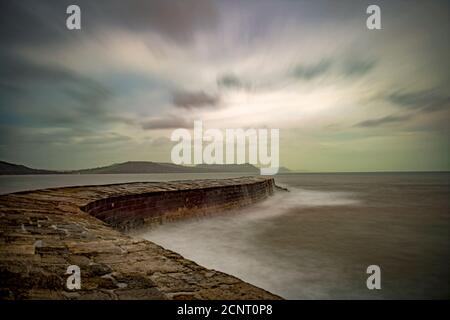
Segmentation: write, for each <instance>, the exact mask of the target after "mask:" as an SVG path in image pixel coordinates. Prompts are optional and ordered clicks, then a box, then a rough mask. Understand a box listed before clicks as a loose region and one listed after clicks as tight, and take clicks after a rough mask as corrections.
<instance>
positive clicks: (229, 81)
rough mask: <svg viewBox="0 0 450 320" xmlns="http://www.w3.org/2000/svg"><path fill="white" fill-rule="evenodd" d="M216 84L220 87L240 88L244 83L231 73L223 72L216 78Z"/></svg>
mask: <svg viewBox="0 0 450 320" xmlns="http://www.w3.org/2000/svg"><path fill="white" fill-rule="evenodd" d="M217 85H218V86H219V87H221V88H227V89H240V88H242V87H244V83H243V82H242V81H241V80H240V79H239V78H238V77H236V76H235V75H233V74H224V75H222V76H220V77H219V78H218V79H217Z"/></svg>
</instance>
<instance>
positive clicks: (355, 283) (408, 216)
mask: <svg viewBox="0 0 450 320" xmlns="http://www.w3.org/2000/svg"><path fill="white" fill-rule="evenodd" d="M229 176H239V175H230V174H223V175H217V174H214V175H208V174H183V175H169V174H167V175H165V174H156V175H79V176H73V175H70V176H10V177H7V176H6V177H5V176H3V177H0V192H1V193H6V192H12V191H19V190H30V189H36V188H44V187H55V186H63V185H64V186H66V185H83V184H104V183H116V182H130V181H163V180H181V179H193V178H220V177H224V178H225V177H229ZM449 180H450V175H449V174H448V173H427V174H406V173H405V174H291V175H282V176H277V177H276V181H277V183H278V184H280V185H283V186H287V187H288V188H289V189H290V192H289V193H277V194H276V195H274V196H273V197H271V198H270V199H268V200H266V201H264V202H262V203H260V204H257V205H254V206H252V207H249V208H246V209H243V210H240V211H238V212H227V213H224V214H220V215H216V216H211V217H207V218H202V219H190V220H186V221H180V222H175V223H170V224H166V225H162V226H160V227H157V228H155V229H152V230H140V231H139V232H138V233H135V234H134V236H137V237H143V238H146V239H148V240H151V241H154V242H156V243H158V244H160V245H162V246H164V247H165V248H167V249H171V250H174V251H176V252H178V253H180V254H182V255H183V256H185V257H186V258H189V259H192V260H194V261H196V262H197V263H199V264H201V265H203V266H206V267H209V268H213V269H216V270H220V271H223V272H226V273H229V274H233V275H235V276H237V277H239V278H241V279H243V280H245V281H248V282H250V283H252V284H255V285H257V286H260V287H262V288H265V289H267V290H269V291H271V292H274V293H277V294H279V295H281V296H282V297H285V298H288V299H317V298H320V299H366V298H367V299H391V298H399V299H415V298H447V299H448V298H450V286H449V280H450V275H449V273H450V272H449V262H450V237H449V232H450V231H449V230H450V229H449V227H450V211H449V191H450V190H449ZM373 264H375V265H378V266H380V268H381V286H382V289H381V290H368V289H367V287H366V279H367V277H368V274H366V268H367V267H368V266H369V265H373Z"/></svg>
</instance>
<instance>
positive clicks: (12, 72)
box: [0, 0, 450, 172]
mask: <svg viewBox="0 0 450 320" xmlns="http://www.w3.org/2000/svg"><path fill="white" fill-rule="evenodd" d="M70 4H77V5H78V6H79V7H80V8H81V30H68V29H67V28H66V18H67V16H68V15H67V14H66V8H67V6H68V5H70ZM370 4H376V5H378V6H380V8H381V24H382V29H381V30H369V29H368V28H367V27H366V19H367V17H368V14H367V13H366V8H367V7H368V6H369V5H370ZM449 6H450V5H449V2H448V1H437V0H434V1H433V0H431V1H412V0H410V1H400V0H398V1H359V0H354V1H349V0H341V1H332V0H315V1H294V0H284V1H283V0H276V1H275V0H273V1H267V0H257V1H256V0H255V1H252V0H244V1H233V0H226V1H219V0H217V1H213V0H211V1H208V0H169V1H152V0H150V1H143V0H134V1H132V0H130V1H120V0H108V1H106V0H89V1H88V0H70V1H66V0H59V1H48V0H40V1H35V0H21V1H16V0H14V1H13V0H2V1H1V4H0V15H1V19H0V40H1V43H0V58H1V60H0V160H3V161H8V162H13V163H19V164H25V165H28V166H31V167H35V168H45V169H81V168H89V167H97V166H103V165H109V164H112V163H118V162H124V161H132V160H134V161H138V160H139V161H163V162H170V152H171V149H172V147H173V146H174V144H175V142H172V141H170V136H171V133H172V132H173V130H175V129H176V128H183V127H184V128H191V127H192V126H193V121H194V120H202V121H203V124H204V127H205V128H219V129H225V128H277V129H280V164H281V165H282V166H285V167H288V168H290V169H292V170H301V171H311V172H317V171H319V172H322V171H327V172H328V171H416V170H417V171H431V170H433V171H440V170H449V169H450V168H449V129H448V128H449V126H448V124H449V115H450V111H449V110H450V77H449V70H450V66H449V58H448V57H450V48H449V47H450V46H449V37H448V35H449V30H450V28H449V24H450V19H449V12H450V10H449V9H450V8H449Z"/></svg>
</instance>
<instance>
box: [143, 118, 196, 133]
mask: <svg viewBox="0 0 450 320" xmlns="http://www.w3.org/2000/svg"><path fill="white" fill-rule="evenodd" d="M192 125H193V124H192V123H190V122H188V121H187V120H185V119H183V118H180V117H158V118H152V119H149V120H146V121H144V122H142V123H141V127H142V129H144V130H157V129H175V128H190V127H192Z"/></svg>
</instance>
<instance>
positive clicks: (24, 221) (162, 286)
mask: <svg viewBox="0 0 450 320" xmlns="http://www.w3.org/2000/svg"><path fill="white" fill-rule="evenodd" d="M273 190H274V180H273V179H272V178H263V177H244V178H235V179H222V180H194V181H175V182H145V183H126V184H113V185H101V186H82V187H66V188H52V189H44V190H36V191H29V192H17V193H12V194H7V195H2V196H0V299H279V297H278V296H276V295H274V294H271V293H269V292H267V291H265V290H263V289H261V288H258V287H255V286H253V285H251V284H249V283H246V282H244V281H242V280H240V279H238V278H236V277H233V276H230V275H227V274H224V273H222V272H218V271H215V270H210V269H206V268H204V267H202V266H199V265H198V264H196V263H195V262H193V261H190V260H187V259H184V258H183V257H182V256H181V255H179V254H177V253H175V252H172V251H169V250H166V249H164V248H162V247H161V246H159V245H157V244H155V243H152V242H150V241H146V240H141V239H135V238H132V237H130V236H128V235H126V234H125V233H123V232H122V231H124V230H130V229H135V228H139V227H143V226H145V225H150V226H151V225H155V224H160V223H164V222H166V221H172V220H177V219H183V218H186V217H190V216H194V215H210V214H216V213H219V212H223V211H224V210H227V209H233V208H239V207H242V206H247V205H250V204H252V203H255V202H257V201H260V200H262V199H265V198H266V197H268V196H269V195H271V194H272V193H273ZM70 265H77V266H79V267H80V269H81V289H80V290H69V289H67V288H66V280H67V277H68V275H66V270H67V267H68V266H70Z"/></svg>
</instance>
